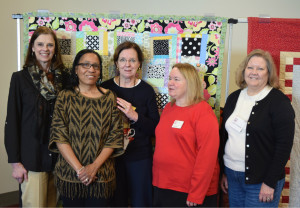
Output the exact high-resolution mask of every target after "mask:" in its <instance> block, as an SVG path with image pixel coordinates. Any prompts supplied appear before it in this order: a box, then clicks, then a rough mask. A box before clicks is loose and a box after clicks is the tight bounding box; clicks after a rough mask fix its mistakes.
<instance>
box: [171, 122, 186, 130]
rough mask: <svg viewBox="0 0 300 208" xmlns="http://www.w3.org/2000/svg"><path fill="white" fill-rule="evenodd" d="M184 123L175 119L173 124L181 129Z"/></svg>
mask: <svg viewBox="0 0 300 208" xmlns="http://www.w3.org/2000/svg"><path fill="white" fill-rule="evenodd" d="M183 123H184V121H179V120H175V121H174V123H173V125H172V128H175V129H181V127H182V125H183Z"/></svg>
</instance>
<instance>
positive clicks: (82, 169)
mask: <svg viewBox="0 0 300 208" xmlns="http://www.w3.org/2000/svg"><path fill="white" fill-rule="evenodd" d="M83 169H84V166H82V167H81V168H80V169H79V170H78V171H76V172H77V176H78V175H79V173H80V172H81V171H82V170H83Z"/></svg>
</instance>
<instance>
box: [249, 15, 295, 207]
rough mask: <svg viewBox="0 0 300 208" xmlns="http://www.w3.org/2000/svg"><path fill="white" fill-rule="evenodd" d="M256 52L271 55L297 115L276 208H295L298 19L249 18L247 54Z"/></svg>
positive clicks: (282, 85)
mask: <svg viewBox="0 0 300 208" xmlns="http://www.w3.org/2000/svg"><path fill="white" fill-rule="evenodd" d="M256 48H260V49H263V50H267V51H269V52H270V53H271V55H272V57H273V59H274V62H275V64H276V66H277V69H278V74H279V78H280V84H281V87H282V91H283V92H284V93H285V94H286V95H287V96H288V97H289V98H290V99H291V101H292V104H293V107H294V110H295V112H296V133H295V137H294V145H293V149H292V153H291V159H290V160H289V161H288V163H287V166H286V183H285V186H284V189H283V191H282V196H281V200H280V204H279V205H280V207H288V206H290V207H298V206H299V204H300V197H299V196H300V195H299V193H300V174H299V173H300V172H299V170H300V164H299V163H300V159H299V158H300V153H299V152H300V145H299V140H300V138H299V137H300V133H299V131H300V126H299V123H300V122H299V117H300V114H299V109H300V108H299V87H298V86H299V85H298V84H297V83H299V76H296V75H298V71H299V65H300V19H282V18H269V19H263V18H255V17H249V18H248V52H250V51H252V50H253V49H256ZM295 72H296V73H295ZM297 77H298V79H297ZM295 83H296V85H295ZM297 87H298V88H297Z"/></svg>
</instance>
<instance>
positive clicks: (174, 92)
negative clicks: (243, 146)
mask: <svg viewBox="0 0 300 208" xmlns="http://www.w3.org/2000/svg"><path fill="white" fill-rule="evenodd" d="M168 91H169V95H170V97H171V102H170V103H168V104H167V105H166V107H165V108H164V110H163V112H162V115H161V118H160V121H159V124H158V126H157V127H156V130H155V134H156V148H155V152H154V161H153V186H154V202H153V206H154V207H156V206H157V207H170V206H172V207H184V206H199V205H200V206H203V207H209V206H211V207H216V206H217V192H218V180H219V163H218V159H217V154H218V148H219V125H218V121H217V118H216V116H215V114H214V112H213V110H212V108H211V107H210V106H209V104H208V103H207V102H206V101H205V100H204V99H203V88H202V83H201V80H200V77H199V75H198V72H197V70H196V69H195V67H194V66H192V65H190V64H187V63H178V64H175V65H174V66H173V68H172V70H171V72H170V76H169V83H168Z"/></svg>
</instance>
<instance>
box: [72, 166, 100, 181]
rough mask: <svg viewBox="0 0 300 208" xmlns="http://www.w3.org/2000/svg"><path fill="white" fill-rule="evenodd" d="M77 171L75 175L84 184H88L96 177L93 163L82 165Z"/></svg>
mask: <svg viewBox="0 0 300 208" xmlns="http://www.w3.org/2000/svg"><path fill="white" fill-rule="evenodd" d="M76 172H77V177H78V179H79V180H80V181H81V183H83V184H84V185H86V186H88V185H90V184H91V183H93V182H94V181H95V180H96V179H97V176H96V173H97V169H95V167H94V166H93V164H89V165H87V166H82V167H81V168H80V169H79V170H77V171H76Z"/></svg>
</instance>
